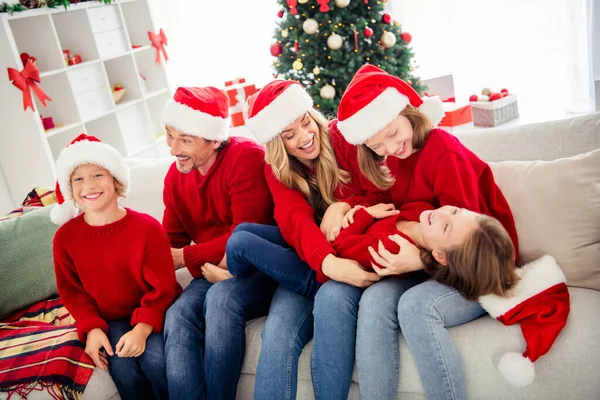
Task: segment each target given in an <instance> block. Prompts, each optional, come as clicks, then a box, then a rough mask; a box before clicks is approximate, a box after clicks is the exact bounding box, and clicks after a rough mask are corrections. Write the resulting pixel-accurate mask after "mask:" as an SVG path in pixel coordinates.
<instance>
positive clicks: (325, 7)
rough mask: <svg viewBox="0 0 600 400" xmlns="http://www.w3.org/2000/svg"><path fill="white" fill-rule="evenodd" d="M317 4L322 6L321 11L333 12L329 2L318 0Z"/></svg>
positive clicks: (327, 0)
mask: <svg viewBox="0 0 600 400" xmlns="http://www.w3.org/2000/svg"><path fill="white" fill-rule="evenodd" d="M317 3H319V5H320V6H321V8H319V11H321V12H327V11H329V10H331V8H329V0H317Z"/></svg>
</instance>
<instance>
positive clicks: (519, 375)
mask: <svg viewBox="0 0 600 400" xmlns="http://www.w3.org/2000/svg"><path fill="white" fill-rule="evenodd" d="M498 370H499V371H500V373H501V374H502V376H504V378H505V379H506V380H507V381H508V382H509V383H510V384H511V385H513V386H515V387H525V386H527V385H530V384H531V382H533V379H534V378H535V364H534V363H532V362H531V360H530V359H529V358H527V357H523V355H522V354H520V353H515V352H511V353H506V354H504V355H503V356H502V357H500V361H498Z"/></svg>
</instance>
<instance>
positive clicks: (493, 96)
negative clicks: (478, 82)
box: [490, 92, 502, 101]
mask: <svg viewBox="0 0 600 400" xmlns="http://www.w3.org/2000/svg"><path fill="white" fill-rule="evenodd" d="M501 98H502V93H499V92H493V93H490V101H494V100H499V99H501Z"/></svg>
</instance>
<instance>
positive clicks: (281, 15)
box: [277, 10, 283, 18]
mask: <svg viewBox="0 0 600 400" xmlns="http://www.w3.org/2000/svg"><path fill="white" fill-rule="evenodd" d="M277 16H278V17H279V18H283V10H279V12H278V13H277Z"/></svg>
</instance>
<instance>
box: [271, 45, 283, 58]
mask: <svg viewBox="0 0 600 400" xmlns="http://www.w3.org/2000/svg"><path fill="white" fill-rule="evenodd" d="M270 51H271V55H272V56H273V57H278V56H280V55H281V52H282V51H283V47H282V46H281V44H280V43H273V44H272V45H271V48H270Z"/></svg>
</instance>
